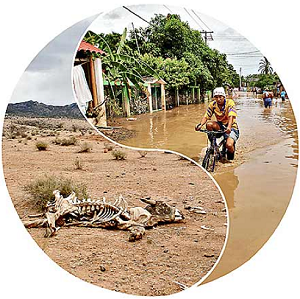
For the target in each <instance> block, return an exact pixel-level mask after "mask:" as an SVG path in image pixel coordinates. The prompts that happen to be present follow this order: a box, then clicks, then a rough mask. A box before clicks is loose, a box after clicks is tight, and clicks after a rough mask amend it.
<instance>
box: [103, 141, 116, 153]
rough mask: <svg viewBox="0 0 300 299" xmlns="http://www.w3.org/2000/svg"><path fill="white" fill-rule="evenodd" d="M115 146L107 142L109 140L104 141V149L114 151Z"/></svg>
mask: <svg viewBox="0 0 300 299" xmlns="http://www.w3.org/2000/svg"><path fill="white" fill-rule="evenodd" d="M114 147H115V146H114V144H111V143H107V142H105V143H104V149H106V150H107V151H108V152H110V151H112V150H113V149H114Z"/></svg>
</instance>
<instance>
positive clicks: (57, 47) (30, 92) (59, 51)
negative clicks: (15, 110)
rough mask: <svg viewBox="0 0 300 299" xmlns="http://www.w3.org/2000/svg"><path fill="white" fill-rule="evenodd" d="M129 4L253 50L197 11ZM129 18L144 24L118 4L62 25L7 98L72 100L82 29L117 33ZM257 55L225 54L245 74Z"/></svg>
mask: <svg viewBox="0 0 300 299" xmlns="http://www.w3.org/2000/svg"><path fill="white" fill-rule="evenodd" d="M129 8H130V9H131V10H132V11H134V12H135V13H137V14H138V15H140V16H141V17H143V18H144V19H145V20H147V21H150V19H151V18H152V17H153V16H154V15H155V14H164V15H167V14H168V13H176V14H179V15H180V16H181V19H182V20H183V21H187V22H188V23H189V24H190V26H191V27H192V28H194V29H198V30H203V29H204V30H212V31H214V34H213V37H214V41H209V45H210V46H211V47H213V48H216V49H218V50H219V51H221V52H223V53H227V54H234V53H244V52H252V51H257V49H256V48H255V47H254V46H253V45H252V44H251V43H250V42H249V41H248V40H247V39H245V38H244V37H242V36H241V35H239V34H238V33H237V32H236V31H234V30H233V29H231V28H229V27H228V26H226V25H224V24H223V23H221V22H219V21H217V20H215V19H213V18H211V17H208V16H205V15H203V14H201V13H200V12H195V13H193V11H191V10H185V9H184V8H178V7H176V8H174V7H171V6H165V5H137V6H129ZM132 22H133V23H134V26H135V27H140V26H147V25H148V24H147V23H146V22H145V21H143V20H141V19H140V18H138V17H137V16H135V15H134V14H132V13H131V12H129V11H128V10H126V9H124V8H122V7H120V8H118V9H115V10H113V11H111V12H109V13H106V14H100V15H99V16H98V17H96V16H93V17H90V18H87V19H85V20H83V21H81V22H79V23H77V24H75V25H73V26H72V27H70V28H68V29H66V30H65V31H64V32H62V33H61V34H60V35H59V36H57V37H56V38H55V39H53V40H52V41H51V42H50V43H49V44H48V45H47V46H46V47H45V48H44V49H42V50H41V52H40V53H39V54H38V55H37V56H36V57H35V58H34V60H33V61H32V62H31V63H30V64H29V66H28V67H27V69H26V71H25V72H24V74H23V75H22V77H21V79H20V80H19V82H18V84H17V86H16V88H15V90H14V92H13V95H12V98H11V102H12V103H16V102H24V101H28V100H33V101H38V102H42V103H45V104H50V105H67V104H70V103H74V102H75V99H74V96H73V89H72V79H71V70H72V65H73V57H74V53H75V51H76V48H77V45H78V43H79V41H80V39H81V37H82V36H83V34H84V33H85V31H86V30H87V29H91V30H93V31H94V32H96V33H101V32H103V33H108V32H120V33H121V32H122V31H123V30H124V28H125V27H128V29H132V27H131V26H132V25H131V23H132ZM207 26H208V27H207ZM249 56H254V57H249ZM261 57H262V55H261V54H260V53H256V54H248V55H245V56H241V55H240V56H237V55H228V60H229V62H230V63H232V64H233V66H234V67H235V69H236V70H237V71H239V68H240V67H242V75H247V74H249V73H256V72H257V69H258V63H259V60H260V59H261Z"/></svg>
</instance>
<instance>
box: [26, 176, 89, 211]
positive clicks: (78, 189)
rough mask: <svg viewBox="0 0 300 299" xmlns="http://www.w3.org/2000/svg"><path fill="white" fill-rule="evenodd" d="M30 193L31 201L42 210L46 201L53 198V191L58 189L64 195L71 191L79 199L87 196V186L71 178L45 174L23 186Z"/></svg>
mask: <svg viewBox="0 0 300 299" xmlns="http://www.w3.org/2000/svg"><path fill="white" fill-rule="evenodd" d="M24 189H25V191H27V192H28V193H29V194H30V195H31V203H32V204H33V206H34V207H35V208H36V209H38V210H39V211H44V210H45V207H46V204H47V202H48V201H51V200H54V195H53V191H54V190H59V191H60V194H61V195H62V196H64V197H67V196H69V195H70V194H71V193H72V192H73V191H74V192H75V193H76V196H77V197H78V198H80V199H82V198H88V197H89V196H88V194H87V187H86V185H84V184H76V183H74V182H73V181H72V180H71V179H66V178H63V177H55V176H45V177H44V178H40V179H37V180H36V181H35V182H33V183H31V184H29V185H26V186H25V187H24Z"/></svg>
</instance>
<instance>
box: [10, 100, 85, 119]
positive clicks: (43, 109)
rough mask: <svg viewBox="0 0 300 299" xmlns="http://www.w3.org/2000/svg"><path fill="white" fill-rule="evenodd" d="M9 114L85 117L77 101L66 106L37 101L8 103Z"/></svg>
mask: <svg viewBox="0 0 300 299" xmlns="http://www.w3.org/2000/svg"><path fill="white" fill-rule="evenodd" d="M6 114H7V115H8V116H10V115H11V116H26V117H50V118H64V117H66V118H83V115H82V113H81V112H80V110H79V108H78V106H77V104H76V103H73V104H70V105H65V106H52V105H46V104H43V103H39V102H36V101H27V102H22V103H16V104H8V106H7V110H6Z"/></svg>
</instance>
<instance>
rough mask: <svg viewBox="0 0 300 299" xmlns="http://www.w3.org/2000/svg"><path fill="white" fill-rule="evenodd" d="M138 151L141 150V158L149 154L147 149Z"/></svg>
mask: <svg viewBox="0 0 300 299" xmlns="http://www.w3.org/2000/svg"><path fill="white" fill-rule="evenodd" d="M138 152H139V154H140V156H141V158H144V157H146V156H147V154H148V152H147V151H138Z"/></svg>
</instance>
